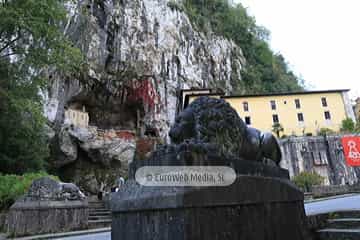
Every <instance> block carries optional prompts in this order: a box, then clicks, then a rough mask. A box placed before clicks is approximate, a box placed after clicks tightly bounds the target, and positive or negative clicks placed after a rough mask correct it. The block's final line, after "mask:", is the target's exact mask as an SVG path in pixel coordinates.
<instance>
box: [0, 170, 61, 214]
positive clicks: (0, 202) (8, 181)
mask: <svg viewBox="0 0 360 240" xmlns="http://www.w3.org/2000/svg"><path fill="white" fill-rule="evenodd" d="M44 176H50V177H51V178H53V179H55V180H59V179H58V177H56V176H51V175H48V174H47V173H45V172H38V173H27V174H24V175H22V176H20V175H13V174H11V175H1V174H0V211H1V210H4V209H7V208H9V207H10V206H11V205H12V204H13V203H14V202H15V201H16V199H17V198H19V197H20V196H22V195H24V194H25V193H26V192H27V191H28V189H29V187H30V185H31V183H32V182H33V181H34V180H35V179H38V178H41V177H44Z"/></svg>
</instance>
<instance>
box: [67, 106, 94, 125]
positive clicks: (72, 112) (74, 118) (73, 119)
mask: <svg viewBox="0 0 360 240" xmlns="http://www.w3.org/2000/svg"><path fill="white" fill-rule="evenodd" d="M65 123H67V124H72V125H74V126H76V127H88V126H89V114H88V113H87V112H86V111H85V107H83V109H82V111H81V110H76V109H71V108H69V109H66V110H65Z"/></svg>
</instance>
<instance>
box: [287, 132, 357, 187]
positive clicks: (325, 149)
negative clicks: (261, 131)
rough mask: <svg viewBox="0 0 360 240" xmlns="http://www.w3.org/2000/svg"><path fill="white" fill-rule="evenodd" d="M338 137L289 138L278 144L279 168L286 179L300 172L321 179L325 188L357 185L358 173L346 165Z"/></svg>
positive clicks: (339, 136) (355, 168) (339, 137)
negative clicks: (279, 154)
mask: <svg viewBox="0 0 360 240" xmlns="http://www.w3.org/2000/svg"><path fill="white" fill-rule="evenodd" d="M341 137H342V136H341V135H334V136H327V137H322V136H318V137H290V138H286V139H282V140H280V147H281V151H282V154H283V160H282V161H281V163H280V165H281V167H283V168H285V169H288V171H289V174H290V177H293V176H296V175H297V174H299V173H300V172H303V171H308V172H309V171H315V172H317V173H318V174H320V175H321V176H323V177H324V184H325V185H330V184H331V185H340V184H341V185H344V184H354V183H357V182H358V176H360V174H359V173H360V169H359V168H358V167H349V166H347V165H346V161H345V158H344V153H343V149H342V144H341Z"/></svg>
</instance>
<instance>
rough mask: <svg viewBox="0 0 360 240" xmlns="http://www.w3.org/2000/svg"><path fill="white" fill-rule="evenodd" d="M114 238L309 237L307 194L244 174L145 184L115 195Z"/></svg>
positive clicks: (286, 239) (296, 239)
mask: <svg viewBox="0 0 360 240" xmlns="http://www.w3.org/2000/svg"><path fill="white" fill-rule="evenodd" d="M111 205H112V212H113V220H112V239H113V240H120V239H121V240H122V239H126V240H141V239H144V240H145V239H156V240H165V239H169V240H170V239H171V240H185V239H187V240H189V239H194V240H201V239H204V240H205V239H206V240H213V239H219V240H220V239H221V240H226V239H229V240H230V239H231V240H233V239H246V240H262V239H264V240H265V239H266V240H290V239H291V240H300V239H309V235H308V232H307V229H306V219H305V211H304V205H303V193H302V192H300V191H299V190H298V189H297V188H296V187H295V186H293V185H292V184H291V182H290V181H289V180H287V179H281V178H271V177H261V176H247V175H239V176H238V177H237V180H236V181H235V183H234V184H232V185H231V186H228V187H206V188H204V187H202V188H199V187H197V188H196V187H144V186H140V185H138V184H136V183H135V182H134V181H129V182H128V183H127V185H126V186H125V187H124V189H123V190H122V191H121V192H118V193H116V194H114V195H112V200H111Z"/></svg>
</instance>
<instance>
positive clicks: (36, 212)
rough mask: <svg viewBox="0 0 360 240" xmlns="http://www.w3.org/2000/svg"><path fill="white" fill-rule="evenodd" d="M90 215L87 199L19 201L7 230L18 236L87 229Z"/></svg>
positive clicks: (10, 216) (9, 217)
mask: <svg viewBox="0 0 360 240" xmlns="http://www.w3.org/2000/svg"><path fill="white" fill-rule="evenodd" d="M88 215H89V213H88V205H87V202H86V201H17V202H16V203H15V204H14V205H13V206H11V208H10V211H9V214H8V227H7V231H8V232H9V234H10V235H11V236H14V237H16V236H24V235H35V234H42V233H54V232H65V231H71V230H77V229H86V228H87V223H88Z"/></svg>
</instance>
